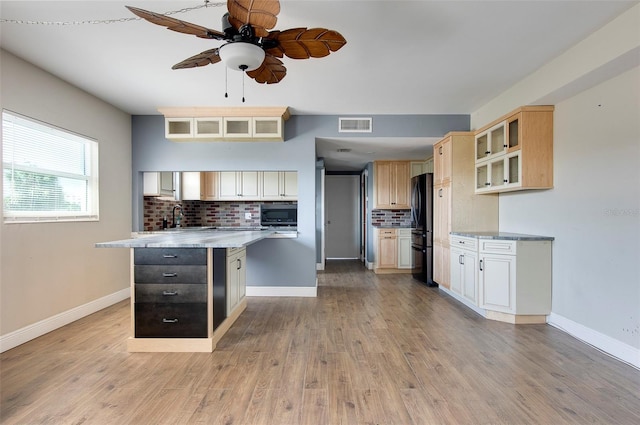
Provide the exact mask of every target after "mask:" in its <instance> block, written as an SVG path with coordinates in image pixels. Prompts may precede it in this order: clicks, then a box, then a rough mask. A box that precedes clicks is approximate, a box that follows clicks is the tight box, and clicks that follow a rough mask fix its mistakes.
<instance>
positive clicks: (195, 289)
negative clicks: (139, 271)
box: [135, 283, 207, 304]
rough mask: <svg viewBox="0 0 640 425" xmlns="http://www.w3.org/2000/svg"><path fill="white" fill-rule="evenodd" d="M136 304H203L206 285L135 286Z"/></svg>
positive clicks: (160, 284) (205, 297)
mask: <svg viewBox="0 0 640 425" xmlns="http://www.w3.org/2000/svg"><path fill="white" fill-rule="evenodd" d="M135 292H136V293H135V297H136V298H135V302H137V303H176V304H179V303H205V302H207V285H200V284H176V285H171V284H165V283H142V284H136V286H135Z"/></svg>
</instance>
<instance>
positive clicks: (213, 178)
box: [200, 171, 218, 201]
mask: <svg viewBox="0 0 640 425" xmlns="http://www.w3.org/2000/svg"><path fill="white" fill-rule="evenodd" d="M201 174H202V176H201V179H200V180H201V183H200V184H201V186H202V190H201V191H202V200H204V201H215V200H217V199H218V173H217V172H216V171H207V172H206V173H201Z"/></svg>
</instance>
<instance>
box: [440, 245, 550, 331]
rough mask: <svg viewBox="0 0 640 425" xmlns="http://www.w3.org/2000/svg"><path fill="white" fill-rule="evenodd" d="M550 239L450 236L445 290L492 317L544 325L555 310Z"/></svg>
mask: <svg viewBox="0 0 640 425" xmlns="http://www.w3.org/2000/svg"><path fill="white" fill-rule="evenodd" d="M522 236H525V235H522ZM551 240H552V239H549V238H547V239H537V237H529V238H528V239H521V240H507V239H483V238H475V237H463V236H457V235H452V236H451V247H450V253H451V259H450V266H451V267H450V282H451V286H450V288H449V289H447V291H450V293H451V294H452V295H453V296H454V297H457V298H458V299H459V300H460V301H462V302H464V303H465V304H467V305H469V306H472V307H473V308H475V307H478V308H480V309H482V310H479V312H482V314H484V315H485V317H486V318H488V319H493V320H500V321H503V322H509V323H545V322H546V316H547V315H548V314H549V313H550V312H551Z"/></svg>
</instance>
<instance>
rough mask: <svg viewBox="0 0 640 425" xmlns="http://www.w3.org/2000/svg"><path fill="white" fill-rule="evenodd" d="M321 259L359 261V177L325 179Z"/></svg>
mask: <svg viewBox="0 0 640 425" xmlns="http://www.w3.org/2000/svg"><path fill="white" fill-rule="evenodd" d="M325 258H327V259H360V176H359V175H327V176H326V177H325Z"/></svg>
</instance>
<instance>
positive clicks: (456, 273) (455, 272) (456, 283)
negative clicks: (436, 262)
mask: <svg viewBox="0 0 640 425" xmlns="http://www.w3.org/2000/svg"><path fill="white" fill-rule="evenodd" d="M450 256H451V258H450V259H451V267H450V275H449V277H450V279H449V281H450V283H451V286H450V288H449V289H451V292H455V293H456V294H460V295H462V286H463V281H464V251H463V250H461V249H459V248H456V247H453V246H452V247H451V248H450Z"/></svg>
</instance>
